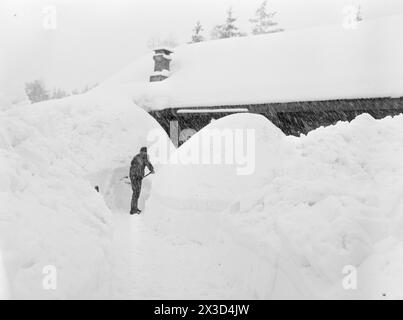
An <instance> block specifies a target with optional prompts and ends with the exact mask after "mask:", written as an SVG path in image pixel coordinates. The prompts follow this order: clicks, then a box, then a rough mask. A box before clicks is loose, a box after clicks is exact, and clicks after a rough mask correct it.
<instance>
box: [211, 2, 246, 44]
mask: <svg viewBox="0 0 403 320" xmlns="http://www.w3.org/2000/svg"><path fill="white" fill-rule="evenodd" d="M236 20H237V18H235V17H234V16H233V12H232V8H231V7H230V8H229V9H228V11H227V19H226V21H225V23H224V24H220V25H217V26H215V27H214V29H213V31H212V32H211V37H212V38H213V39H225V38H232V37H242V36H244V35H245V34H244V33H242V32H240V31H239V29H238V27H237V26H236V25H235V22H236Z"/></svg>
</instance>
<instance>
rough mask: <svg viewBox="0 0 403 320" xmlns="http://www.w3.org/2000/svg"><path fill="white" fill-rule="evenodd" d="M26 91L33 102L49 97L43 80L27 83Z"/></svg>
mask: <svg viewBox="0 0 403 320" xmlns="http://www.w3.org/2000/svg"><path fill="white" fill-rule="evenodd" d="M25 93H26V95H27V96H28V98H29V100H30V101H31V103H35V102H39V101H44V100H48V99H49V97H50V96H49V93H48V91H47V90H46V87H45V84H44V83H43V82H42V81H41V80H34V81H32V82H27V83H26V84H25Z"/></svg>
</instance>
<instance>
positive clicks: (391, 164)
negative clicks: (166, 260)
mask: <svg viewBox="0 0 403 320" xmlns="http://www.w3.org/2000/svg"><path fill="white" fill-rule="evenodd" d="M241 118H244V119H245V123H248V122H249V123H251V122H254V126H255V127H256V128H258V132H265V134H262V135H260V136H261V137H262V139H261V140H260V141H259V140H257V143H256V145H257V146H259V147H257V149H262V150H264V151H262V152H261V153H260V154H257V163H262V164H264V165H262V166H259V165H257V166H256V175H252V176H250V179H251V181H250V183H248V184H243V182H241V181H243V180H242V179H244V177H242V176H237V175H236V174H235V171H232V174H231V171H230V169H227V170H225V169H224V170H222V168H220V167H218V166H217V167H214V166H210V167H203V166H202V165H200V166H199V167H197V166H188V167H186V166H184V167H181V168H175V167H173V168H172V167H168V168H166V169H165V170H164V172H160V175H161V179H163V180H164V181H165V184H166V185H165V186H164V185H163V183H164V182H163V181H162V180H161V181H160V180H157V179H159V177H156V181H155V182H157V181H158V183H155V184H156V185H157V184H162V186H161V189H160V187H158V188H154V189H153V193H152V196H151V199H150V200H149V201H148V203H147V210H149V212H151V213H152V214H150V215H149V216H148V217H147V219H148V222H149V223H150V224H151V225H153V226H154V227H156V228H161V229H163V230H165V231H167V232H168V233H170V234H171V235H172V236H174V237H181V238H182V241H189V239H190V240H191V241H196V242H199V243H204V244H206V245H211V249H212V252H214V254H215V256H216V260H217V261H219V262H218V263H219V264H220V265H222V268H224V269H225V270H226V272H225V274H226V276H227V277H228V282H229V283H233V288H232V292H233V297H234V298H252V297H254V298H281V297H288V298H290V297H291V298H326V297H328V298H334V297H336V298H340V297H342V298H384V297H386V298H401V297H402V296H403V292H402V289H401V288H402V282H401V280H402V279H403V272H402V271H401V270H403V269H402V268H401V265H402V261H403V260H402V259H401V256H402V255H401V251H400V250H401V248H402V244H403V242H402V240H403V239H402V236H401V235H402V234H403V233H402V226H403V222H402V221H403V211H402V206H401V198H402V188H403V179H402V177H403V161H402V160H403V145H402V144H401V141H402V139H403V130H402V129H401V128H402V127H403V116H398V117H394V118H391V117H387V118H385V119H383V120H374V119H373V118H371V117H370V116H369V115H367V114H364V115H361V116H359V117H357V118H356V119H355V120H354V121H352V122H351V123H347V122H339V123H338V124H337V125H335V126H330V127H327V128H319V129H317V130H315V131H312V132H310V133H309V134H308V135H307V136H301V137H299V138H296V137H292V136H284V135H282V134H281V133H278V132H277V131H276V130H274V129H275V128H274V129H273V127H272V126H271V124H270V123H268V121H267V120H265V121H266V122H267V123H264V121H262V122H260V119H258V118H256V119H252V118H250V115H246V114H241V115H237V118H234V123H235V122H238V123H240V122H241ZM231 122H232V119H231V118H230V117H228V118H223V119H220V120H217V121H215V122H214V123H212V124H211V125H210V126H217V127H221V126H223V127H224V126H225V125H228V124H229V123H231ZM235 127H236V126H235ZM201 132H202V131H201ZM201 132H199V133H198V134H200V133H201ZM188 143H189V144H192V140H190V141H189V142H188ZM188 143H186V144H185V145H184V146H183V147H186V146H187V144H188ZM181 149H182V148H180V149H179V151H178V152H182V150H181ZM184 149H185V148H184ZM162 177H163V178H162ZM194 179H197V182H195V181H193V180H194ZM246 179H248V178H246ZM167 181H175V185H179V186H180V188H178V189H177V190H174V191H172V192H170V193H168V184H169V183H170V182H167ZM253 181H254V184H253ZM165 188H166V189H165ZM225 189H226V191H227V192H228V194H227V193H226V191H225ZM162 190H164V192H163V193H164V194H165V195H167V194H169V195H170V199H169V201H168V200H166V201H163V200H164V198H163V197H161V196H160V194H159V193H160V192H162ZM219 190H220V191H219ZM154 192H155V193H154ZM229 194H232V199H233V201H232V202H231V203H228V200H229V199H230V198H231V197H230V196H229ZM210 197H212V199H219V198H220V197H222V198H221V200H222V202H221V204H222V205H224V204H228V205H227V206H226V209H225V210H224V211H222V212H221V213H218V212H216V213H214V212H211V210H210V209H211V208H212V206H211V203H210V202H209V200H208V199H209V198H210ZM192 202H193V203H194V206H193V207H192V206H191V204H192ZM203 202H204V203H203ZM174 203H180V204H181V205H182V206H183V209H184V210H178V209H179V208H178V207H177V206H176V205H175V206H174V205H173V204H174ZM151 208H152V209H151ZM156 208H159V210H156ZM215 208H216V209H217V210H219V209H220V208H221V206H216V207H215ZM206 209H209V212H208V213H206V211H207V210H206ZM186 239H187V240H186ZM349 265H351V266H353V267H354V268H356V269H357V273H358V288H357V290H345V289H343V286H342V283H343V279H344V277H346V274H343V268H345V267H346V266H349Z"/></svg>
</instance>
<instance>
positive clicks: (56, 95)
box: [52, 88, 69, 99]
mask: <svg viewBox="0 0 403 320" xmlns="http://www.w3.org/2000/svg"><path fill="white" fill-rule="evenodd" d="M68 95H69V94H68V93H67V92H66V91H64V90H63V89H60V88H57V89H53V91H52V99H61V98H64V97H67V96H68Z"/></svg>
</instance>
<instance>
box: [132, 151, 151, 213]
mask: <svg viewBox="0 0 403 320" xmlns="http://www.w3.org/2000/svg"><path fill="white" fill-rule="evenodd" d="M145 167H147V168H148V170H150V173H154V167H153V165H152V164H151V162H150V161H149V160H148V154H147V148H146V147H142V148H141V149H140V153H139V154H137V155H136V156H135V157H134V158H133V160H132V162H131V166H130V174H129V176H130V182H131V185H132V190H133V195H132V202H131V209H130V214H135V213H137V214H140V212H141V210H139V208H138V207H137V206H138V200H139V197H140V192H141V183H142V180H143V178H144V177H145V175H144V169H145ZM150 173H148V174H147V175H149V174H150ZM147 175H146V176H147Z"/></svg>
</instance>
